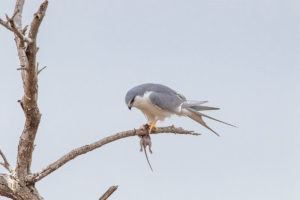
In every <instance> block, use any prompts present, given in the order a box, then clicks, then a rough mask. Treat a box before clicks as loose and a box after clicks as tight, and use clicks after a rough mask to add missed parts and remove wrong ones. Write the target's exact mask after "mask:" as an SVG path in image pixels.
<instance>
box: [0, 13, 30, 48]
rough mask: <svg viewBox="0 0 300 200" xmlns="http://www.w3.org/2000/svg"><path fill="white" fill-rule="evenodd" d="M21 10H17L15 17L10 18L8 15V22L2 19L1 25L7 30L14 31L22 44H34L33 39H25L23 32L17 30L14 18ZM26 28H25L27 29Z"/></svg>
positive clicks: (0, 20)
mask: <svg viewBox="0 0 300 200" xmlns="http://www.w3.org/2000/svg"><path fill="white" fill-rule="evenodd" d="M18 12H19V10H17V9H16V10H15V12H14V14H13V16H12V17H11V18H10V17H8V15H6V20H7V21H3V20H2V19H0V24H1V25H3V26H4V27H5V28H7V29H8V30H10V31H12V32H14V33H15V35H16V36H17V37H18V38H20V40H21V41H22V42H28V43H32V39H30V38H28V37H25V35H24V32H23V31H19V30H18V29H17V28H16V25H15V22H14V18H15V16H16V15H17V14H18ZM25 28H26V27H24V29H25Z"/></svg>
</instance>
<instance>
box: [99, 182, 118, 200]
mask: <svg viewBox="0 0 300 200" xmlns="http://www.w3.org/2000/svg"><path fill="white" fill-rule="evenodd" d="M117 189H118V186H117V185H116V186H111V187H110V188H108V190H107V191H106V192H105V193H104V194H103V195H102V196H101V197H100V199H99V200H106V199H107V198H108V197H109V196H110V195H111V194H112V193H114V192H115V191H116V190H117Z"/></svg>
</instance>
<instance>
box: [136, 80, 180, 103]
mask: <svg viewBox="0 0 300 200" xmlns="http://www.w3.org/2000/svg"><path fill="white" fill-rule="evenodd" d="M137 87H139V89H140V90H143V91H151V92H157V93H162V94H168V95H171V96H172V95H175V96H176V95H178V96H179V97H180V98H181V99H183V100H186V98H185V97H184V96H183V95H181V94H178V93H177V92H176V91H175V90H173V89H171V88H169V87H167V86H165V85H161V84H155V83H145V84H142V85H139V86H137Z"/></svg>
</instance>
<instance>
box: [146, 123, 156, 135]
mask: <svg viewBox="0 0 300 200" xmlns="http://www.w3.org/2000/svg"><path fill="white" fill-rule="evenodd" d="M156 122H157V120H154V121H153V122H152V123H151V124H148V126H149V131H148V133H149V134H151V133H152V129H153V128H155V130H156V131H157V130H158V128H157V126H155V124H156Z"/></svg>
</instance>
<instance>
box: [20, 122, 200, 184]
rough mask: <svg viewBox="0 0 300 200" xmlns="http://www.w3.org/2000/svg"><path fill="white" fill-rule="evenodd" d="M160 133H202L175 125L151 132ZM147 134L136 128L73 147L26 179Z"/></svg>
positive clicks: (37, 179)
mask: <svg viewBox="0 0 300 200" xmlns="http://www.w3.org/2000/svg"><path fill="white" fill-rule="evenodd" d="M159 133H174V134H186V135H200V134H199V133H195V132H194V131H187V130H184V129H182V128H175V127H174V126H168V127H160V128H159V129H158V130H157V131H155V132H153V133H151V134H159ZM146 134H147V130H136V129H134V130H129V131H124V132H120V133H116V134H114V135H111V136H108V137H105V138H103V139H101V140H98V141H97V142H94V143H91V144H89V145H84V146H82V147H79V148H76V149H73V150H72V151H70V152H69V153H67V154H66V155H64V156H62V157H61V158H60V159H58V160H57V161H55V162H54V163H52V164H50V165H49V166H47V167H46V168H44V169H43V170H42V171H40V172H38V173H34V174H31V175H28V176H27V178H26V181H27V183H29V184H30V183H35V182H37V181H39V180H41V179H42V178H44V177H46V176H47V175H49V174H50V173H52V172H53V171H55V170H57V169H58V168H60V167H61V166H63V165H64V164H66V163H67V162H69V161H70V160H72V159H74V158H76V157H77V156H79V155H82V154H85V153H87V152H90V151H92V150H94V149H97V148H99V147H101V146H103V145H105V144H108V143H110V142H113V141H116V140H119V139H122V138H126V137H130V136H135V135H146Z"/></svg>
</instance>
